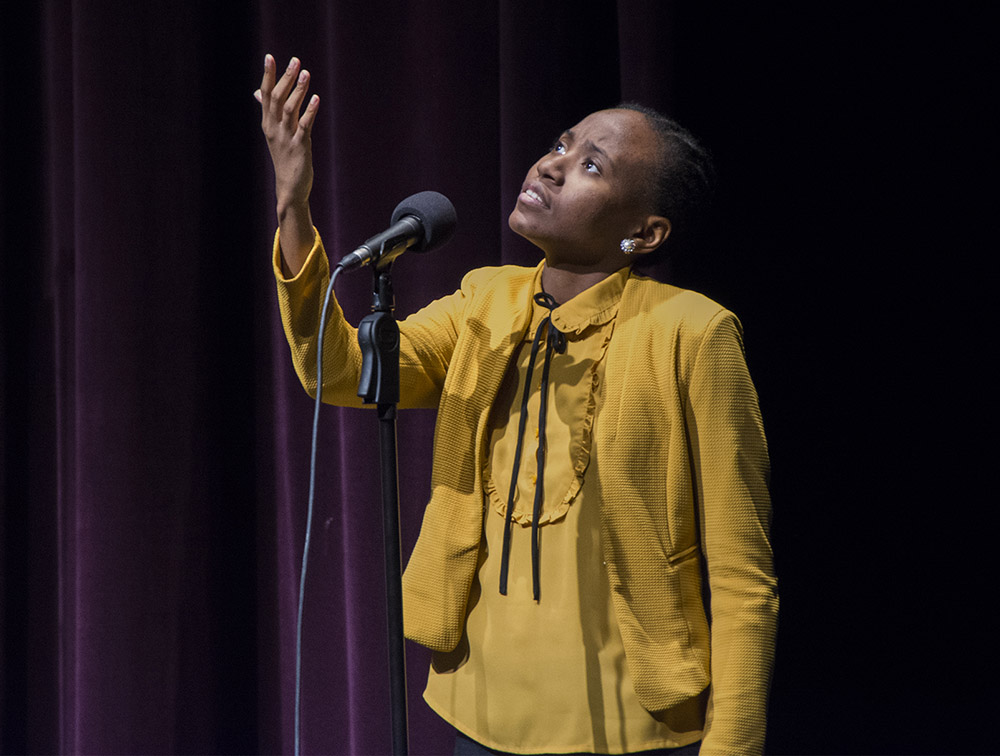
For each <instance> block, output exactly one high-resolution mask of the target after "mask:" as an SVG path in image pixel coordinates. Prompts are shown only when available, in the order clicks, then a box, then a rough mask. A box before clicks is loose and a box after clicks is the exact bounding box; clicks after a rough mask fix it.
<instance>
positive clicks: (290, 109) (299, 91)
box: [282, 71, 309, 128]
mask: <svg viewBox="0 0 1000 756" xmlns="http://www.w3.org/2000/svg"><path fill="white" fill-rule="evenodd" d="M308 91H309V72H308V71H302V72H301V73H300V74H299V78H298V80H297V82H296V86H295V89H293V90H292V93H291V94H290V95H288V99H287V100H286V101H285V105H284V108H283V111H284V118H283V119H282V120H283V121H284V122H285V123H286V124H287V125H288V126H289V128H291V127H293V126H294V125H295V122H296V121H298V120H299V111H300V110H301V109H302V101H303V100H305V98H306V93H307V92H308Z"/></svg>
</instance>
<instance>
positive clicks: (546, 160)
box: [535, 152, 566, 184]
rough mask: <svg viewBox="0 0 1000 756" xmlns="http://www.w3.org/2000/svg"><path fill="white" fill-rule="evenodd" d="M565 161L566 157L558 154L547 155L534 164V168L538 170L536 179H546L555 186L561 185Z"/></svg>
mask: <svg viewBox="0 0 1000 756" xmlns="http://www.w3.org/2000/svg"><path fill="white" fill-rule="evenodd" d="M565 160H566V156H565V155H562V154H560V153H558V152H550V153H548V154H547V155H546V156H545V157H543V158H542V159H541V160H539V161H538V162H537V163H535V168H536V169H537V170H538V177H539V178H547V179H550V180H552V181H554V182H555V183H557V184H561V183H562V180H563V176H564V174H565V170H566V166H565Z"/></svg>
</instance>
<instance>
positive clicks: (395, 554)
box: [358, 261, 408, 756]
mask: <svg viewBox="0 0 1000 756" xmlns="http://www.w3.org/2000/svg"><path fill="white" fill-rule="evenodd" d="M391 267H392V262H391V261H390V262H388V263H387V264H386V265H385V266H384V267H382V268H380V267H379V266H378V265H373V266H372V278H373V282H372V286H373V289H374V292H373V295H372V312H371V314H370V315H366V316H365V317H364V318H363V319H362V320H361V323H360V324H359V325H358V343H359V344H360V346H361V353H362V364H361V380H360V382H359V384H358V396H360V397H361V398H362V400H363V401H364V403H365V404H373V403H374V404H376V405H377V411H378V427H379V451H380V470H381V478H382V539H383V548H384V550H385V590H386V615H387V620H388V626H389V693H390V704H391V713H392V752H393V754H394V756H406V754H407V751H408V747H407V727H406V649H405V646H404V642H403V585H402V556H401V548H400V540H399V476H398V471H397V459H396V405H397V404H398V403H399V325H398V324H397V323H396V319H395V317H394V316H393V314H392V311H393V309H394V307H395V301H394V298H393V293H392V278H391V276H390V273H389V271H390V269H391Z"/></svg>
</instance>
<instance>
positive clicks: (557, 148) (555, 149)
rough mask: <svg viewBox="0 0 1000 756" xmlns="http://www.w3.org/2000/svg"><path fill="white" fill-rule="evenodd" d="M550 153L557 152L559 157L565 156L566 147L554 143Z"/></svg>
mask: <svg viewBox="0 0 1000 756" xmlns="http://www.w3.org/2000/svg"><path fill="white" fill-rule="evenodd" d="M552 151H553V152H557V153H559V154H560V155H565V154H566V145H565V144H563V143H562V142H556V143H555V144H554V145H552Z"/></svg>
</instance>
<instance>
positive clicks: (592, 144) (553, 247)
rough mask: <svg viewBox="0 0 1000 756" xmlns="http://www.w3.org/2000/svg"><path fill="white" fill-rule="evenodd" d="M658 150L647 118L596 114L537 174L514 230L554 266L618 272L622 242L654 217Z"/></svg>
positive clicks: (518, 208)
mask: <svg viewBox="0 0 1000 756" xmlns="http://www.w3.org/2000/svg"><path fill="white" fill-rule="evenodd" d="M658 149H659V145H658V142H657V138H656V135H655V133H654V132H653V130H652V128H651V127H650V126H649V124H648V123H647V122H646V117H645V116H644V115H642V114H641V113H637V112H635V111H631V110H601V111H598V112H596V113H592V114H590V115H589V116H587V117H586V118H584V119H583V120H582V121H580V123H578V124H577V125H576V126H574V127H573V128H571V129H568V130H567V131H565V132H563V134H562V136H560V137H559V139H558V140H557V141H556V143H555V144H554V145H553V146H552V148H551V149H550V150H549V152H548V153H547V154H546V155H545V156H544V157H542V159H541V160H539V161H538V162H537V163H535V164H534V165H533V166H532V167H531V169H530V170H529V171H528V175H527V177H526V178H525V180H524V184H523V185H522V187H521V193H520V194H519V195H518V198H517V204H516V205H515V206H514V211H513V212H512V213H511V214H510V218H509V219H508V224H509V225H510V227H511V229H512V230H513V231H514V232H515V233H517V234H520V235H521V236H523V237H524V238H525V239H527V240H528V241H530V242H532V243H533V244H534V245H536V246H537V247H539V248H540V249H542V250H543V251H544V252H545V259H546V262H547V264H548V265H549V266H561V267H566V268H567V269H571V270H574V271H577V272H590V271H592V270H603V271H608V272H610V271H613V270H617V269H618V268H620V267H622V265H624V264H626V263H627V262H628V258H625V257H623V256H622V253H621V250H620V248H619V244H620V242H621V240H622V239H623V238H625V237H627V236H633V235H634V234H636V233H638V231H639V229H640V227H641V225H642V222H643V220H644V219H645V218H646V217H648V216H649V214H650V209H649V207H648V206H647V200H646V194H645V187H646V186H647V177H648V175H649V172H650V170H652V163H653V161H654V160H655V159H656V156H657V150H658Z"/></svg>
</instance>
